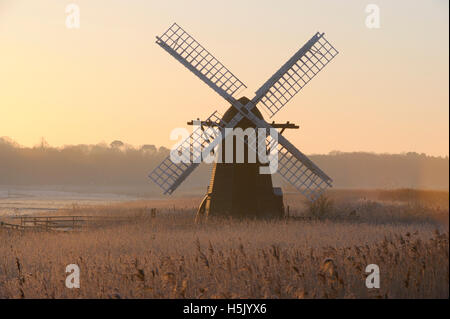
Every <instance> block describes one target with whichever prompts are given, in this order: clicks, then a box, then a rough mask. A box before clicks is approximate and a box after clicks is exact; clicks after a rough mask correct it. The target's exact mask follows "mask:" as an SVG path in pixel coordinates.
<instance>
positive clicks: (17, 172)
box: [0, 137, 449, 196]
mask: <svg viewBox="0 0 450 319" xmlns="http://www.w3.org/2000/svg"><path fill="white" fill-rule="evenodd" d="M168 154H169V149H167V148H165V147H157V146H155V145H151V144H147V145H142V146H139V147H135V146H132V145H128V144H126V143H123V142H121V141H114V142H112V143H110V144H106V143H100V144H95V145H67V146H64V147H52V146H50V145H48V144H47V143H46V142H45V141H44V140H43V141H42V142H41V144H40V145H36V146H34V147H22V146H20V145H19V144H17V143H15V142H14V141H13V140H11V139H9V138H7V137H2V138H0V185H1V186H2V187H3V188H5V187H6V188H9V187H10V188H12V189H14V188H16V187H32V188H49V189H58V190H78V191H82V190H84V191H95V192H117V193H132V194H139V195H146V196H147V195H152V196H156V195H160V194H161V191H160V189H159V188H158V187H157V186H156V185H155V184H154V183H153V182H152V181H151V180H150V179H149V178H148V177H147V176H148V173H150V171H151V170H152V169H153V168H154V167H156V166H157V165H158V164H159V163H160V162H161V161H162V160H163V159H164V157H166V156H167V155H168ZM309 157H310V158H311V160H312V161H313V162H315V163H316V164H317V165H318V166H319V167H321V169H323V170H324V171H325V172H326V173H327V174H328V175H329V176H330V177H331V178H332V179H333V181H334V182H333V186H334V187H335V188H358V189H360V188H364V189H369V188H375V189H393V188H417V189H436V190H448V189H449V159H448V157H433V156H427V155H426V154H418V153H406V154H374V153H364V152H353V153H343V152H338V151H334V152H330V153H329V154H326V155H310V156H309ZM211 168H212V165H205V164H202V165H200V167H199V168H198V169H197V170H196V171H195V172H194V173H193V174H192V175H191V176H190V177H189V178H188V179H187V180H186V181H185V182H184V183H183V184H182V186H181V187H180V189H179V190H177V191H176V192H175V194H176V193H178V194H185V193H202V192H204V191H205V190H206V187H207V185H208V182H209V178H210V172H211ZM280 180H281V179H280V178H278V177H277V178H275V181H278V182H279V183H281V185H283V186H287V185H285V184H283V182H280Z"/></svg>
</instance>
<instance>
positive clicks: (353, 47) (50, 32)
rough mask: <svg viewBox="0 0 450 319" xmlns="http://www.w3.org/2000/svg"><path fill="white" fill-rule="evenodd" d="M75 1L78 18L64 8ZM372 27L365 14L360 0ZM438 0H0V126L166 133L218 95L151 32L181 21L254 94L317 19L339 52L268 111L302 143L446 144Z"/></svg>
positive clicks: (343, 146) (146, 137) (28, 132)
mask: <svg viewBox="0 0 450 319" xmlns="http://www.w3.org/2000/svg"><path fill="white" fill-rule="evenodd" d="M69 3H76V4H78V5H79V7H80V14H81V15H80V18H81V20H80V22H81V27H80V29H67V28H66V26H65V19H66V13H65V8H66V5H67V4H69ZM370 3H375V4H377V5H379V7H380V10H381V11H380V17H381V28H380V29H369V28H367V27H366V26H365V19H366V16H367V13H366V12H365V7H366V5H367V4H370ZM448 10H449V8H448V1H447V0H433V1H422V0H420V1H411V0H405V1H392V0H390V1H374V0H368V1H356V0H355V1H334V0H328V1H325V0H321V1H317V0H314V1H312V0H311V1H300V0H292V1H267V0H264V1H262V0H251V1H250V0H247V1H242V0H228V1H211V0H208V1H206V0H201V1H199V0H197V1H192V0H190V1H181V0H180V1H162V0H159V1H144V0H76V1H75V0H74V1H62V0H38V1H29V0H26V1H25V0H23V1H22V0H6V1H5V0H0V52H1V57H2V58H1V60H0V136H9V137H11V138H13V139H14V140H16V141H17V142H18V143H20V144H22V145H27V146H31V145H34V144H37V143H38V142H39V140H40V139H41V137H45V139H46V140H47V141H48V142H49V143H50V144H51V145H65V144H80V143H86V144H87V143H89V144H91V143H98V142H101V141H105V142H107V143H109V142H111V141H112V140H114V139H120V140H123V141H125V142H128V143H130V144H133V145H140V144H148V143H149V144H156V145H158V146H159V145H164V146H171V145H173V144H174V143H175V142H174V141H171V140H170V139H169V134H170V132H171V130H172V129H173V128H175V127H187V126H186V125H185V123H186V121H188V120H191V119H194V118H197V117H200V118H205V117H207V116H208V115H210V114H211V113H212V112H213V111H214V110H218V111H219V112H221V113H222V114H223V113H224V112H225V111H226V109H227V108H228V105H227V103H226V102H225V101H224V100H223V99H222V98H221V97H220V96H218V95H217V94H216V93H215V92H213V91H212V90H211V89H210V88H209V87H207V86H206V85H205V84H203V83H202V82H201V81H200V80H199V79H197V78H196V77H195V76H194V75H193V74H192V73H190V72H189V71H187V70H186V69H185V68H184V67H183V66H182V65H181V64H180V63H178V62H177V61H175V60H174V59H173V58H172V57H170V56H169V55H168V54H167V53H166V52H165V51H164V50H162V49H161V48H160V47H159V46H157V45H156V44H155V35H160V34H162V33H163V32H164V31H165V30H166V29H167V28H168V27H169V26H170V25H171V24H172V23H173V22H175V21H176V22H177V23H179V24H180V25H182V26H183V27H184V28H185V29H186V30H187V31H188V32H189V33H191V34H192V35H193V36H194V37H195V38H196V39H197V40H198V41H199V42H200V43H202V44H203V45H204V46H205V47H206V48H207V49H208V50H209V51H210V52H211V53H212V54H214V55H215V56H216V57H218V58H219V59H220V60H221V61H222V62H223V63H224V64H225V65H226V66H227V67H228V68H230V69H231V71H232V72H233V73H234V74H235V75H237V76H238V77H239V78H240V79H241V80H242V81H243V82H244V83H245V84H246V85H247V86H248V89H246V90H245V91H243V92H242V93H241V94H242V95H246V96H248V97H249V98H252V97H253V95H254V93H253V92H255V91H256V90H257V89H258V88H259V86H260V85H261V84H262V83H264V82H265V81H266V80H267V79H268V78H269V77H270V76H271V75H272V74H273V73H274V72H275V71H276V70H277V69H278V68H279V67H280V66H281V65H282V64H283V63H284V62H285V61H286V60H287V59H288V58H290V56H291V55H292V54H293V53H295V52H296V51H297V50H298V49H299V48H300V47H301V46H302V45H303V44H304V43H305V42H306V41H307V40H308V39H309V38H310V37H311V36H312V35H313V34H314V33H315V32H317V31H321V32H325V33H326V37H327V39H328V40H329V41H330V42H331V43H333V44H334V45H335V47H336V48H337V49H338V50H339V51H340V54H339V55H338V56H337V57H336V58H335V59H334V60H333V61H332V63H331V64H330V65H328V66H327V67H326V68H325V69H324V70H323V71H322V72H321V73H320V74H319V75H318V76H317V77H316V78H315V79H313V80H312V81H311V82H310V83H309V84H308V85H307V87H305V88H304V89H303V90H302V91H301V92H300V93H299V94H298V95H297V96H296V97H295V98H294V99H293V100H292V101H291V102H289V103H288V104H287V105H286V106H285V108H284V109H283V110H282V111H280V112H279V113H278V114H277V115H276V116H275V117H274V118H273V119H274V120H276V121H280V122H281V121H287V120H290V121H291V122H295V123H297V124H299V125H300V129H299V130H291V131H289V132H287V133H286V136H287V137H288V138H289V139H290V140H291V141H292V142H293V143H294V144H295V145H296V146H297V147H298V148H299V149H300V150H302V151H303V152H304V153H307V154H311V153H328V152H329V151H332V150H341V151H374V152H389V153H398V152H407V151H416V152H425V153H427V154H431V155H448V154H449V148H448V145H449V104H448V101H449V100H448V99H449V94H448V85H449V83H448V77H449V74H448V71H449V65H448V57H449V51H448V45H449V43H448V38H449V34H448V28H449V25H448V18H449V17H448Z"/></svg>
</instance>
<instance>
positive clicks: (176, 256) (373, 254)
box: [0, 193, 449, 298]
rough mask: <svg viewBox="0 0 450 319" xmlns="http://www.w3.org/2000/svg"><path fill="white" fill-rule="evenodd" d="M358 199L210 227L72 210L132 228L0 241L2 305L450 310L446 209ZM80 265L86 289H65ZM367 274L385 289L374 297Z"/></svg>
mask: <svg viewBox="0 0 450 319" xmlns="http://www.w3.org/2000/svg"><path fill="white" fill-rule="evenodd" d="M354 195H355V194H352V195H351V196H349V194H348V193H345V194H344V193H340V194H336V193H334V194H330V195H329V196H330V198H325V199H326V200H325V201H324V203H322V204H320V205H319V208H320V209H319V211H320V213H319V214H318V215H317V216H315V215H314V213H312V211H311V210H310V208H308V207H305V204H304V203H302V202H301V201H300V199H299V198H297V199H295V197H294V196H289V195H288V196H287V198H286V200H287V201H288V202H289V203H290V205H291V207H292V210H291V211H292V213H293V215H294V217H292V218H288V219H281V220H271V221H267V220H266V221H263V220H243V221H237V220H230V219H214V220H210V221H209V222H208V223H205V224H201V225H199V224H195V223H194V221H193V219H194V218H193V217H194V214H195V208H194V206H193V204H195V203H196V200H195V199H192V198H188V199H179V200H176V201H170V202H169V201H157V202H156V201H151V202H144V201H142V202H133V203H126V204H115V205H110V206H98V207H77V206H74V207H72V208H71V209H68V210H67V211H66V212H65V213H66V214H71V213H72V214H73V213H74V212H75V213H77V214H87V215H92V214H96V213H98V214H102V215H105V214H114V215H121V216H132V217H133V218H132V219H131V221H129V222H126V223H120V224H118V223H111V224H106V225H103V226H102V227H92V228H89V229H87V230H85V231H82V232H79V233H70V232H67V233H47V232H23V233H21V232H15V231H6V230H1V229H0V241H1V243H2V244H1V245H0V298H448V297H449V290H448V284H449V265H448V261H449V258H448V252H449V246H448V240H449V233H448V203H447V207H443V206H442V205H441V206H440V207H436V205H433V204H432V205H429V204H427V202H424V201H415V202H414V203H413V202H409V201H399V200H397V201H392V200H391V199H389V200H388V201H386V202H380V201H377V200H375V199H372V198H371V197H370V198H369V197H367V194H366V193H361V194H360V198H355V197H354ZM355 196H356V195H355ZM371 196H374V197H375V196H379V194H371ZM392 196H394V195H392ZM421 196H422V195H421ZM174 205H175V207H174ZM154 207H157V213H156V216H152V214H151V208H154ZM445 214H446V218H447V223H446V222H445V219H443V215H445ZM299 216H308V217H310V219H309V220H303V219H299V218H296V217H299ZM73 263H75V264H77V265H79V267H80V269H81V288H80V289H68V288H66V287H65V279H66V275H67V274H66V273H65V267H66V266H67V265H68V264H73ZM368 264H377V265H379V267H380V277H381V287H380V289H368V288H366V287H365V278H366V276H367V274H366V273H365V267H366V266H367V265H368Z"/></svg>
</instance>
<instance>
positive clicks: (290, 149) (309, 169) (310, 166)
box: [247, 112, 332, 201]
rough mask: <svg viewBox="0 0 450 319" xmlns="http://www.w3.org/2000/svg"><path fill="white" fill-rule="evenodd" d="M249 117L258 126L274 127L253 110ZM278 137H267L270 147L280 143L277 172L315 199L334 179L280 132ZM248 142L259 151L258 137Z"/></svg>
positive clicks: (253, 148) (251, 147)
mask: <svg viewBox="0 0 450 319" xmlns="http://www.w3.org/2000/svg"><path fill="white" fill-rule="evenodd" d="M247 117H248V118H249V119H250V120H251V121H252V122H253V123H255V125H256V126H257V127H265V128H266V129H271V128H272V126H271V125H270V124H269V123H267V122H265V121H263V120H261V119H259V118H258V117H256V116H255V115H254V114H253V113H252V112H249V114H248V115H247ZM277 137H278V141H276V140H274V139H273V138H272V136H270V135H269V136H268V137H267V138H266V145H267V147H268V148H270V147H273V145H274V144H278V145H277V150H278V168H277V173H279V174H280V175H281V176H282V177H283V178H284V179H285V180H287V181H288V182H289V183H290V184H291V185H292V186H294V187H295V188H296V189H297V190H298V191H299V192H301V193H302V194H303V195H305V196H306V197H307V198H308V199H309V200H311V201H314V200H315V199H317V198H318V197H319V196H320V194H322V193H323V192H324V191H325V190H326V189H327V188H328V187H331V183H332V179H331V178H330V177H329V176H328V175H327V174H325V173H324V172H323V171H322V170H321V169H320V168H319V167H318V166H317V165H316V164H314V163H313V161H311V160H310V159H309V158H308V157H307V156H306V155H305V154H303V153H302V152H300V151H299V150H298V149H297V148H296V147H295V146H294V145H292V144H291V143H290V142H289V141H288V140H287V139H286V138H285V137H284V136H282V135H281V134H278V135H277ZM247 144H248V146H249V147H250V149H252V150H253V151H254V152H257V141H256V139H249V140H248V143H247Z"/></svg>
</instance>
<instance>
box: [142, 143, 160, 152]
mask: <svg viewBox="0 0 450 319" xmlns="http://www.w3.org/2000/svg"><path fill="white" fill-rule="evenodd" d="M156 150H157V149H156V146H155V145H152V144H144V145H142V147H141V151H144V152H149V153H156Z"/></svg>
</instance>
